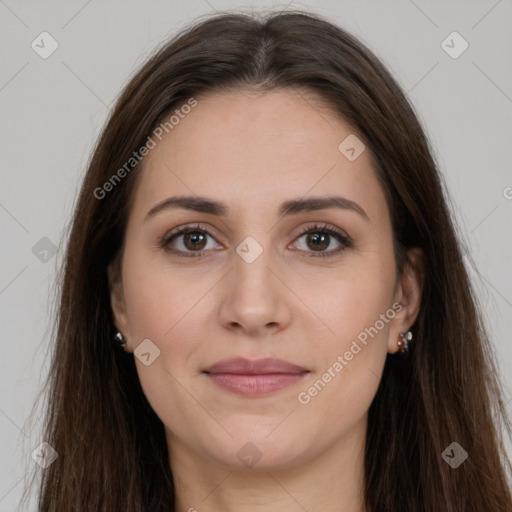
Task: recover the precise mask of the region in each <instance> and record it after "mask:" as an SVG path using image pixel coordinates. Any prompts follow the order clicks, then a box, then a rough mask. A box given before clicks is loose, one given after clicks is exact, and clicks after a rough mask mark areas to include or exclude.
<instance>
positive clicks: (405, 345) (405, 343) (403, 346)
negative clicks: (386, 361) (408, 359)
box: [397, 331, 412, 354]
mask: <svg viewBox="0 0 512 512" xmlns="http://www.w3.org/2000/svg"><path fill="white" fill-rule="evenodd" d="M411 340H412V332H411V331H407V332H401V333H400V338H399V339H398V342H397V345H398V351H399V352H401V353H402V354H406V353H407V352H409V341H411Z"/></svg>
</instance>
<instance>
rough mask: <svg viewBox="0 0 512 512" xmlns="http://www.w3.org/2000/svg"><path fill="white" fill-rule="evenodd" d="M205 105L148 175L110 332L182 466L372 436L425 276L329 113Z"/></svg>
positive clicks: (275, 458) (219, 100)
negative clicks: (121, 343) (120, 341)
mask: <svg viewBox="0 0 512 512" xmlns="http://www.w3.org/2000/svg"><path fill="white" fill-rule="evenodd" d="M197 101H198V103H197V106H195V107H194V108H193V109H192V110H191V112H190V113H189V114H188V115H187V116H185V117H184V118H183V119H180V121H179V124H177V125H175V126H174V128H173V129H172V130H171V131H169V133H168V135H166V137H165V138H163V139H162V141H161V142H160V143H159V144H158V145H157V147H155V148H154V149H153V150H152V151H151V152H150V154H149V155H148V156H147V157H146V160H145V164H144V170H143V171H142V173H141V175H140V176H139V177H138V178H139V182H138V185H137V188H136V191H135V197H134V203H133V207H132V210H131V212H130V216H129V222H128V226H127V231H126V240H125V248H124V252H123V255H122V272H121V281H120V282H119V283H117V284H115V285H113V286H112V295H111V300H112V308H113V311H114V317H115V323H116V326H117V328H118V329H119V330H121V332H123V334H124V335H125V336H126V338H127V340H128V350H129V351H134V350H135V354H134V357H135V363H136V366H137V371H138V375H139V378H140V382H141V385H142V387H143V390H144V393H145V395H146V396H147V398H148V400H149V402H150V404H151V406H152V407H153V409H154V410H155V412H156V413H157V415H158V416H159V417H160V418H161V420H162V422H163V423H164V425H165V428H166V432H167V440H168V446H169V453H170V457H171V464H172V463H173V461H176V460H178V459H180V457H182V456H183V454H188V456H189V457H191V458H195V459H197V460H203V461H205V462H209V463H216V464H223V465H228V466H231V467H238V468H243V467H244V466H246V467H248V466H250V465H251V464H254V463H255V462H257V464H258V467H261V468H274V469H276V468H287V467H291V466H294V465H296V464H299V463H304V462H306V461H308V460H311V459H312V458H314V457H315V456H318V455H319V454H321V453H325V452H326V450H334V451H336V449H337V448H338V447H341V446H347V445H349V444H350V443H352V442H353V440H354V439H355V438H359V439H360V438H361V436H364V429H365V425H366V415H367V411H368V408H369V406H370V404H371V401H372V399H373V397H374V395H375V393H376V390H377V387H378V385H379V381H380V377H381V373H382V369H383V366H384V362H385V358H386V354H387V353H388V352H394V351H396V350H397V345H396V342H397V338H398V335H399V333H400V332H402V331H405V330H407V329H408V328H409V327H410V326H411V325H412V323H413V322H414V319H415V315H416V313H417V304H416V302H415V297H417V294H415V292H414V286H413V285H412V283H413V282H414V279H415V278H414V276H412V277H411V275H410V274H409V273H407V272H406V273H405V274H404V277H403V278H402V280H398V279H397V275H396V272H395V259H394V253H393V238H392V228H391V220H390V214H389V209H388V205H387V204H386V200H385V195H384V192H383V190H382V189H381V186H380V185H379V182H378V181H377V178H376V175H375V172H374V170H373V168H372V162H371V157H370V154H369V150H368V149H365V150H363V151H362V153H361V154H360V155H359V156H357V152H358V149H360V147H359V146H355V148H356V151H355V152H351V151H350V149H349V150H348V151H347V150H346V149H345V150H344V149H343V148H346V146H343V145H342V150H340V149H339V146H340V143H341V142H342V141H344V140H345V139H346V138H347V137H348V136H351V135H353V133H354V132H353V130H352V129H351V127H350V126H349V125H347V124H346V123H345V122H343V120H342V119H340V118H339V117H338V116H336V115H334V114H333V113H330V112H329V111H328V110H327V108H326V107H325V106H322V105H321V103H320V100H319V99H318V98H315V96H313V95H312V94H306V93H301V94H299V93H298V92H296V91H292V90H281V91H278V92H271V93H265V94H256V93H242V92H239V93H233V92H231V93H215V94H211V95H205V96H203V97H197ZM350 140H351V139H349V141H350ZM352 143H353V139H352ZM352 145H353V144H352ZM348 146H349V147H350V146H351V145H350V144H349V145H348ZM343 151H344V152H343ZM354 155H356V156H357V158H355V159H354V158H353V157H354ZM347 156H350V157H351V158H348V157H347ZM183 196H191V198H192V200H187V201H182V202H181V203H177V202H174V203H171V202H167V203H166V202H165V201H167V200H169V199H170V198H177V197H183ZM328 198H337V199H336V200H332V201H331V202H330V203H329V202H327V201H326V202H325V203H321V201H324V200H327V199H328ZM314 199H317V201H314ZM286 206H287V208H286ZM181 229H186V230H188V232H185V233H183V232H182V233H179V232H178V231H179V230H181ZM399 303H401V306H400V305H399Z"/></svg>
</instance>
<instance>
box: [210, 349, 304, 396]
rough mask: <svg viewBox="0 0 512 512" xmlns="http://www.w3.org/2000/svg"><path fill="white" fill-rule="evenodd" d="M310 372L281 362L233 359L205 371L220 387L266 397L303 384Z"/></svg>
mask: <svg viewBox="0 0 512 512" xmlns="http://www.w3.org/2000/svg"><path fill="white" fill-rule="evenodd" d="M308 373H309V370H307V369H305V368H303V367H302V366H298V365H295V364H292V363H289V362H287V361H283V360H281V359H273V358H265V359H257V360H250V359H244V358H234V359H226V360H223V361H219V362H218V363H216V364H214V365H213V366H210V367H209V368H207V369H206V370H204V371H203V374H205V375H206V376H207V377H208V378H209V379H210V380H211V381H212V382H213V383H214V384H216V385H217V386H219V387H220V388H222V389H224V390H227V391H230V392H232V393H236V394H239V395H244V396H263V395H267V394H269V393H273V392H275V391H278V390H280V389H284V388H286V387H288V386H291V385H292V384H295V383H296V382H298V381H300V380H301V379H302V378H304V376H305V375H306V374H308Z"/></svg>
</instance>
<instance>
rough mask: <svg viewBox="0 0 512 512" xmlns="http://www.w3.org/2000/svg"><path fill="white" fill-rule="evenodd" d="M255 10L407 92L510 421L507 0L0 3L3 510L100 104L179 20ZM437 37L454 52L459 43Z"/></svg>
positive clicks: (25, 441) (104, 105)
mask: <svg viewBox="0 0 512 512" xmlns="http://www.w3.org/2000/svg"><path fill="white" fill-rule="evenodd" d="M260 6H265V7H267V8H269V7H279V8H281V9H282V8H288V9H306V10H312V11H313V12H317V13H319V14H322V15H325V16H327V17H328V18H330V19H331V20H332V21H333V22H335V23H337V24H339V25H341V26H342V27H344V28H346V29H348V30H349V31H351V32H353V33H354V34H355V35H356V36H358V37H359V38H360V39H361V40H362V41H363V42H365V43H366V44H368V46H369V47H370V48H371V49H372V50H373V51H374V52H375V53H376V54H377V55H378V56H379V57H380V58H381V59H382V60H383V61H384V63H385V64H386V65H387V66H388V68H389V69H390V70H391V72H392V73H393V74H394V76H395V77H396V78H397V79H398V81H399V83H400V84H401V85H402V86H403V88H404V89H405V91H407V93H408V96H409V97H410V99H411V101H412V103H413V105H414V106H415V108H416V110H417V112H418V114H419V116H420V118H421V121H422V123H423V125H424V126H425V129H426V131H427V134H428V136H429V138H430V140H431V143H432V146H433V148H434V151H435V157H436V159H437V161H438V163H439V166H440V168H441V171H442V172H443V174H444V176H445V179H446V182H447V185H448V189H449V191H450V194H451V196H452V201H453V208H454V212H455V215H456V219H457V222H458V223H459V225H460V229H461V234H462V237H463V238H464V240H465V243H466V244H467V248H468V252H469V254H470V255H471V257H472V259H473V260H474V262H475V265H476V268H472V269H471V275H472V276H473V278H474V280H475V284H476V286H477V289H478V293H479V299H480V301H481V304H482V307H483V309H484V312H485V315H486V319H487V324H488V326H489V329H490V333H491V336H492V339H493V342H494V346H495V350H496V353H497V358H498V359H499V362H500V366H501V372H502V374H503V376H504V383H505V388H506V392H505V393H506V400H507V402H508V411H509V415H510V414H512V372H510V366H511V361H512V344H511V342H510V341H511V338H510V331H511V328H512V266H511V264H510V262H511V261H512V236H511V235H512V230H511V226H512V223H511V220H512V188H509V187H512V171H511V160H512V157H511V153H510V147H511V135H512V129H511V128H512V126H511V125H512V116H511V114H512V69H511V63H512V58H511V53H512V52H511V49H512V31H511V30H510V27H511V26H512V4H511V2H510V0H501V1H495V0H492V1H487V0H485V1H483V0H482V1H468V0H466V1H449V2H446V1H435V2H426V1H420V0H415V1H414V2H413V1H412V0H402V1H398V0H397V1H380V2H378V1H373V2H371V1H357V2H356V1H325V0H324V1H320V2H314V1H311V2H305V3H298V2H292V3H290V4H286V3H283V4H277V3H272V2H264V3H250V2H237V3H235V2H229V1H221V0H208V1H206V0H191V1H185V0H173V1H167V2H163V1H151V2H141V1H132V2H127V1H124V2H121V1H110V2H106V1H103V2H100V1H99V0H92V1H88V2H87V1H81V2H66V3H65V4H61V3H58V2H35V1H34V2H29V1H17V2H16V1H15V0H5V1H4V0H0V53H1V67H0V109H1V120H2V123H1V135H0V140H1V142H2V153H1V175H0V176H1V188H0V229H1V237H2V264H1V266H0V308H1V309H0V311H1V336H2V357H1V358H0V365H1V369H0V380H1V389H2V395H1V398H0V433H1V457H0V460H1V463H0V510H1V511H13V510H15V509H16V507H17V503H18V500H19V497H20V495H21V491H22V489H23V485H24V478H25V475H26V474H27V471H28V470H29V469H30V468H31V467H33V466H34V464H35V462H34V461H33V460H32V459H31V452H32V450H34V449H35V447H36V446H38V445H39V443H40V442H41V441H43V439H41V438H40V433H39V428H40V413H36V414H35V416H34V419H33V421H32V422H29V415H30V413H31V410H32V409H31V408H32V405H33V403H34V401H35V398H36V396H37V391H38V390H39V388H40V385H41V383H42V380H43V378H44V377H45V375H46V372H47V368H48V362H49V360H48V354H47V352H48V350H49V347H50V345H49V336H48V328H49V325H50V318H51V316H50V315H51V300H50V298H51V294H50V293H51V291H52V286H53V283H54V279H55V272H56V269H57V268H58V266H59V264H60V262H61V256H62V237H63V235H64V233H65V226H66V223H67V221H68V219H69V216H70V214H71V211H72V206H73V203H74V200H75V197H76V193H77V189H78V186H79V183H80V180H81V178H82V176H83V172H84V169H85V166H86V162H87V159H88V157H89V155H90V151H91V149H92V146H93V143H94V141H95V139H96V137H97V136H98V134H99V130H100V128H101V126H102V125H103V123H104V121H105V119H106V116H107V114H108V109H109V106H111V105H112V103H113V101H114V100H115V98H116V97H117V95H118V94H119V92H120V91H121V89H122V87H123V85H124V84H125V83H126V81H127V79H128V78H129V77H130V76H131V74H132V73H133V71H134V69H135V67H136V66H138V65H140V64H141V63H142V62H143V61H144V60H145V58H146V57H147V56H148V55H149V53H150V52H151V50H153V49H154V48H155V47H156V46H157V45H160V44H161V43H162V41H163V40H165V39H166V38H168V37H169V36H171V35H172V34H174V33H175V32H176V30H177V29H179V28H181V27H183V26H184V24H186V23H187V22H188V21H189V20H191V19H193V18H195V17H196V16H199V15H204V14H207V13H209V12H214V11H215V10H217V11H221V10H226V9H234V10H243V11H250V10H251V8H254V9H258V7H260ZM43 31H47V32H49V33H50V34H51V35H52V37H53V38H54V39H55V40H56V41H57V42H58V45H59V46H58V49H57V50H56V51H55V53H53V54H52V55H51V56H50V57H49V58H47V59H42V58H41V57H40V56H39V55H38V54H37V53H36V52H35V51H34V50H33V49H32V48H31V43H32V41H33V40H36V42H37V41H38V40H39V39H36V38H38V36H39V34H40V33H41V32H43ZM453 31H457V32H459V33H460V34H461V35H462V37H463V38H464V39H465V40H466V41H467V42H468V43H469V48H468V49H467V50H466V51H465V52H464V53H462V54H461V55H460V56H459V57H458V58H455V59H454V58H452V57H450V56H449V55H448V54H447V53H446V52H445V51H444V49H443V47H442V46H441V43H442V41H443V40H445V38H446V37H447V36H448V35H449V34H451V33H452V32H453ZM448 44H450V45H452V46H454V50H453V51H456V50H458V49H459V48H461V46H460V42H458V41H454V42H453V43H451V42H450V39H448ZM46 48H48V46H47V45H46ZM45 237H46V238H47V239H48V240H43V241H41V239H42V238H45ZM36 244H37V245H36ZM53 245H55V246H58V248H59V250H58V252H57V253H56V254H55V255H54V256H52V252H51V248H52V247H53ZM34 246H35V249H34V250H33V248H34ZM440 249H441V250H442V248H440ZM44 250H49V252H48V253H45V252H44ZM45 259H47V260H48V261H44V260H45ZM468 261H469V260H468ZM446 343H450V340H449V339H447V340H446ZM508 449H509V453H512V450H511V449H510V444H508Z"/></svg>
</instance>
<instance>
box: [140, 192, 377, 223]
mask: <svg viewBox="0 0 512 512" xmlns="http://www.w3.org/2000/svg"><path fill="white" fill-rule="evenodd" d="M178 208H182V209H184V210H191V211H195V212H200V213H209V214H211V215H217V216H222V217H225V216H228V215H230V213H231V210H230V209H229V207H228V206H227V205H226V204H225V203H222V202H220V201H217V200H215V199H210V198H208V197H200V196H174V197H169V198H167V199H164V200H163V201H161V202H160V203H157V204H156V205H155V206H153V208H151V210H149V212H148V213H147V214H146V217H145V219H144V222H146V221H147V220H149V219H150V218H151V217H154V216H155V215H157V214H158V213H160V212H163V211H166V210H173V209H178ZM329 208H338V209H342V210H351V211H353V212H356V213H357V214H359V215H360V216H361V217H363V218H364V219H365V220H366V221H367V222H368V223H369V222H370V218H369V217H368V214H367V213H366V212H365V211H364V209H363V208H362V207H361V206H359V205H358V204H357V203H355V202H354V201H351V200H350V199H347V198H345V197H341V196H326V197H309V198H307V199H304V198H301V199H291V200H289V201H285V202H283V203H282V204H281V206H280V207H279V212H278V213H279V216H280V217H286V216H290V215H296V214H298V213H303V212H312V211H317V210H325V209H329Z"/></svg>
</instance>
